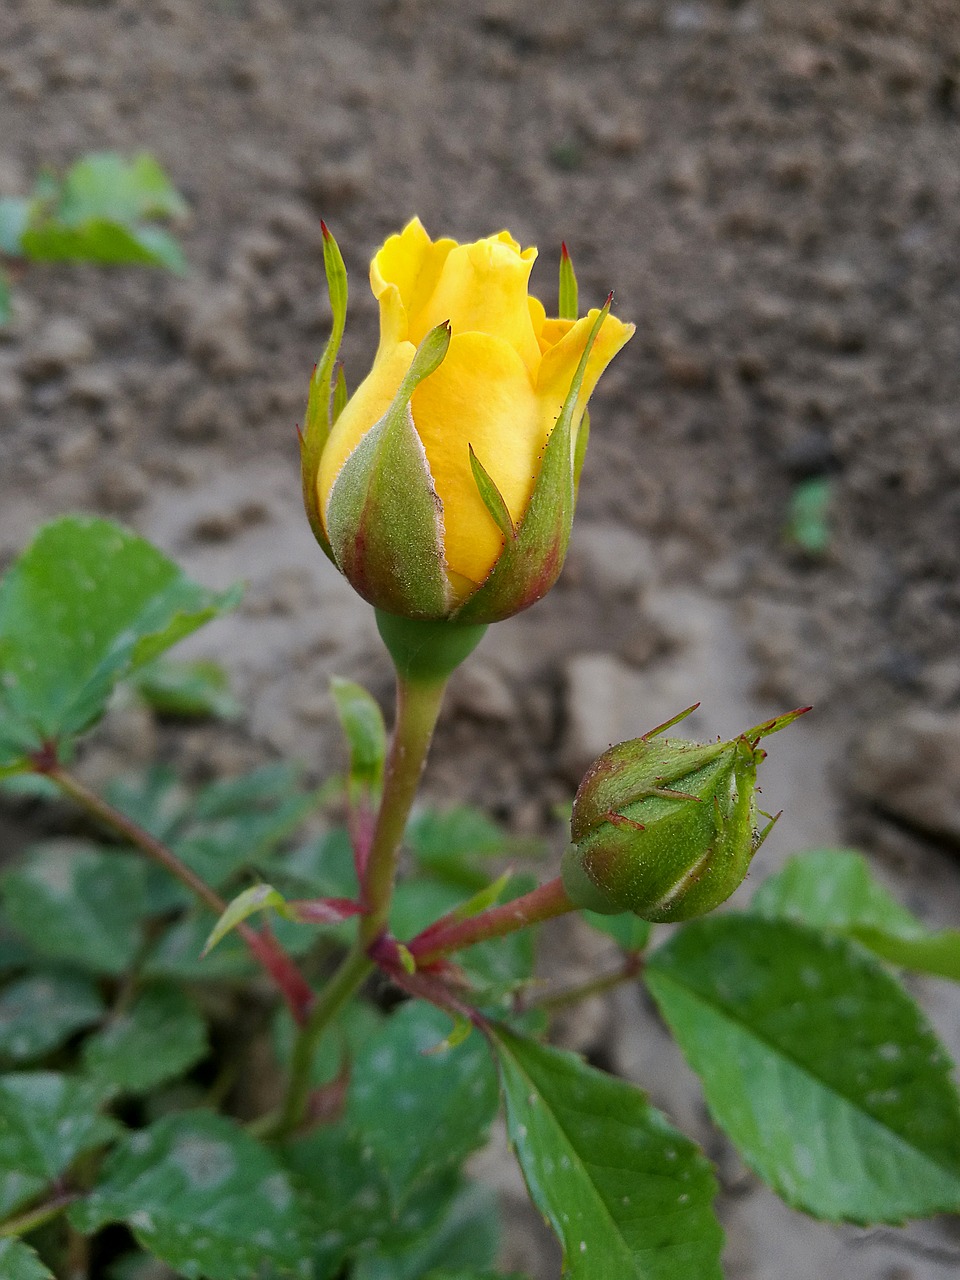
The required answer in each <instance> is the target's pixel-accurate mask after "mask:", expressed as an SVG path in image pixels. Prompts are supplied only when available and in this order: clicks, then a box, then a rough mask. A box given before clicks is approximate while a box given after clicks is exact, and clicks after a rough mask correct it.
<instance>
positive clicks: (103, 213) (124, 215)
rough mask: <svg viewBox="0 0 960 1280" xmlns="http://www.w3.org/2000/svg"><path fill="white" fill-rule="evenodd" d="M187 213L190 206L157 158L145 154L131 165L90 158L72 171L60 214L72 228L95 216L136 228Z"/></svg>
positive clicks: (103, 155) (111, 156)
mask: <svg viewBox="0 0 960 1280" xmlns="http://www.w3.org/2000/svg"><path fill="white" fill-rule="evenodd" d="M186 212H187V203H186V201H185V200H184V199H183V197H182V196H181V195H180V194H179V192H178V191H177V190H176V188H175V187H174V186H173V184H172V183H171V182H170V179H169V178H168V177H167V175H166V174H165V173H164V171H163V169H162V168H161V167H160V165H159V164H158V163H157V161H156V160H155V159H154V158H153V156H151V155H149V154H147V153H146V152H141V153H140V154H139V155H136V156H134V157H132V158H131V159H130V160H127V159H125V158H124V157H123V156H121V155H117V154H116V153H115V152H109V151H105V152H95V153H91V154H90V155H86V156H84V157H83V158H82V159H81V160H78V161H77V162H76V164H74V165H72V166H71V167H70V168H69V169H68V170H67V173H66V175H65V177H64V179H63V185H62V187H61V190H60V199H59V204H58V206H57V210H56V213H57V216H58V217H59V218H60V219H62V220H63V221H64V222H69V223H77V222H84V221H86V219H88V218H91V217H103V218H110V219H112V220H113V221H115V222H129V223H133V222H140V221H142V220H144V219H149V218H178V217H183V215H184V214H186Z"/></svg>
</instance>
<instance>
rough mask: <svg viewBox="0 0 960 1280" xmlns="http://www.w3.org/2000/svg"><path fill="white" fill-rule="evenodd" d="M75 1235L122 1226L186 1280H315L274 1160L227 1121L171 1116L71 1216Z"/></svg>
mask: <svg viewBox="0 0 960 1280" xmlns="http://www.w3.org/2000/svg"><path fill="white" fill-rule="evenodd" d="M70 1219H71V1221H72V1222H73V1225H74V1226H75V1227H76V1228H77V1230H79V1231H83V1232H88V1233H90V1232H94V1231H98V1230H99V1229H100V1228H101V1227H102V1226H105V1225H106V1224H107V1223H109V1222H125V1223H126V1224H127V1225H128V1226H129V1228H130V1229H131V1231H132V1232H133V1234H134V1236H135V1237H136V1238H137V1240H138V1242H139V1243H140V1245H141V1246H142V1247H143V1248H144V1249H146V1250H148V1251H149V1252H150V1253H152V1254H154V1255H155V1256H156V1257H158V1258H160V1259H161V1260H162V1261H164V1262H166V1263H168V1264H169V1265H170V1266H171V1267H173V1268H174V1269H175V1270H176V1271H177V1272H178V1273H179V1274H182V1275H184V1276H186V1277H187V1278H188V1280H200V1277H203V1278H204V1280H256V1278H257V1277H259V1276H260V1274H261V1267H262V1266H264V1265H271V1264H272V1265H273V1266H275V1267H278V1268H279V1269H280V1270H281V1272H282V1273H283V1274H285V1275H290V1276H297V1277H301V1278H302V1280H307V1277H308V1276H309V1275H310V1273H311V1272H310V1264H309V1261H308V1256H309V1242H310V1229H309V1223H308V1221H307V1220H306V1218H305V1216H304V1214H303V1211H302V1207H301V1205H300V1203H299V1201H298V1198H297V1196H296V1194H295V1192H294V1189H293V1187H292V1185H291V1182H290V1179H289V1178H288V1176H287V1174H286V1173H285V1172H284V1170H283V1168H282V1167H281V1165H280V1163H279V1162H278V1160H277V1158H276V1157H275V1156H274V1154H273V1153H272V1152H271V1151H268V1150H267V1149H266V1148H265V1147H263V1146H261V1145H260V1144H259V1143H258V1142H255V1141H254V1139H253V1138H251V1137H249V1136H248V1135H247V1134H245V1133H244V1132H243V1130H242V1129H240V1128H239V1127H238V1126H237V1125H235V1124H233V1123H232V1122H231V1121H229V1120H227V1119H225V1118H224V1117H222V1116H216V1115H213V1114H211V1113H210V1112H206V1111H193V1112H188V1113H185V1114H182V1115H172V1116H167V1117H165V1118H164V1119H162V1120H158V1121H157V1122H156V1123H155V1124H152V1125H151V1126H150V1127H149V1128H148V1129H142V1130H140V1131H139V1132H138V1133H134V1134H131V1135H130V1136H129V1137H128V1138H127V1139H126V1140H125V1141H124V1142H122V1143H120V1144H119V1145H118V1146H117V1147H116V1148H115V1150H114V1151H113V1152H112V1153H111V1155H110V1156H109V1158H108V1159H107V1161H106V1163H105V1165H104V1167H103V1170H102V1174H101V1181H100V1182H99V1183H98V1185H97V1186H96V1187H95V1188H94V1190H93V1192H92V1193H91V1194H90V1195H89V1196H88V1197H87V1199H86V1200H83V1201H80V1202H78V1203H77V1204H76V1205H74V1206H73V1208H72V1209H71V1210H70Z"/></svg>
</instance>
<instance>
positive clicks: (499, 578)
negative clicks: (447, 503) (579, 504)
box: [453, 295, 612, 623]
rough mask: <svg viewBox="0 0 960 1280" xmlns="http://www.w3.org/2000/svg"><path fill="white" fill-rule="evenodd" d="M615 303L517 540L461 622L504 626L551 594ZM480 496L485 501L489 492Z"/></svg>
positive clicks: (603, 312) (604, 312) (606, 310)
mask: <svg viewBox="0 0 960 1280" xmlns="http://www.w3.org/2000/svg"><path fill="white" fill-rule="evenodd" d="M611 301H612V295H611V297H610V298H608V299H607V301H606V303H605V304H604V306H603V307H602V308H601V309H600V310H599V311H598V312H597V314H596V318H595V320H594V323H593V327H592V328H591V330H590V334H589V337H588V338H587V342H586V346H585V347H584V349H583V354H582V356H581V357H580V363H579V364H578V365H577V370H576V373H575V374H574V376H573V381H572V382H571V384H570V389H569V391H568V392H567V397H566V399H565V400H564V402H563V408H562V409H561V410H560V416H559V417H558V418H557V421H556V425H555V426H554V428H553V431H552V432H551V433H550V439H549V440H548V441H547V444H546V447H545V449H544V451H543V460H542V464H541V467H540V474H539V475H538V477H537V482H536V484H535V485H534V489H533V494H532V495H531V498H530V502H529V504H528V506H527V510H526V512H525V513H524V516H523V520H522V521H521V523H520V525H519V527H518V528H517V529H516V533H515V536H514V537H513V538H512V539H507V540H506V541H505V545H504V548H503V551H502V552H501V554H500V558H499V559H498V560H497V562H496V564H495V565H494V566H493V569H492V570H491V571H490V574H489V576H488V577H487V579H486V581H485V582H484V583H483V584H482V585H481V586H480V588H479V589H478V590H477V591H476V592H474V594H473V595H472V596H470V597H469V599H468V600H466V601H465V603H464V604H463V605H461V606H460V608H459V610H458V611H457V612H456V613H455V614H454V615H453V616H454V617H455V619H456V620H457V621H458V622H470V623H476V622H483V623H487V622H498V621H500V620H501V619H503V618H509V617H511V616H512V615H513V614H515V613H519V612H520V611H521V610H522V609H526V608H528V607H529V606H530V605H532V604H535V603H536V601H537V600H539V599H540V598H541V596H544V595H546V593H547V592H548V591H549V590H550V588H551V587H552V586H553V584H554V583H555V582H556V580H557V578H558V576H559V574H560V570H561V569H562V568H563V562H564V559H565V557H566V554H567V545H568V543H569V541H570V530H571V528H572V527H573V511H574V506H575V505H576V468H577V461H578V460H577V452H576V449H575V443H574V425H575V421H574V420H575V416H576V411H577V400H578V398H579V395H580V389H581V387H582V386H583V379H584V377H585V376H586V372H587V362H588V360H589V358H590V352H591V351H592V350H593V345H594V343H595V342H596V340H597V335H598V334H599V333H600V329H601V326H602V325H603V322H604V320H606V318H607V316H608V315H609V314H610V303H611ZM580 461H581V462H582V457H581V458H580ZM480 492H481V497H483V490H482V489H481V491H480ZM484 501H485V502H486V498H484ZM488 509H489V506H488Z"/></svg>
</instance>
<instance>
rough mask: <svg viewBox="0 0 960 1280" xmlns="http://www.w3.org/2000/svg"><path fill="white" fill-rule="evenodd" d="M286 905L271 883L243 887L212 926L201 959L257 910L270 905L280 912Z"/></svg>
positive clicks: (265, 908)
mask: <svg viewBox="0 0 960 1280" xmlns="http://www.w3.org/2000/svg"><path fill="white" fill-rule="evenodd" d="M286 905H287V903H286V899H285V898H284V897H283V894H280V893H277V891H276V889H274V887H273V885H272V884H252V885H251V886H250V888H249V889H244V891H243V892H242V893H238V894H237V896H236V897H235V898H234V899H233V901H232V902H231V903H229V904H228V906H227V909H226V911H224V913H223V914H222V915H221V917H220V919H219V920H218V921H217V923H216V924H215V925H214V926H213V929H212V930H211V931H210V937H209V938H207V940H206V942H205V943H204V945H203V950H202V951H201V952H200V958H201V960H202V959H204V958H205V957H206V956H207V955H209V953H210V952H211V951H212V950H213V948H214V947H215V946H216V945H217V943H218V942H220V941H222V939H223V938H225V937H226V936H227V934H228V933H230V931H231V930H233V929H235V928H236V927H237V925H238V924H242V922H243V921H244V920H247V919H249V917H250V916H252V915H256V913H257V912H258V911H266V910H267V909H268V908H270V907H273V908H274V909H275V910H277V911H280V912H281V913H282V912H283V911H284V909H285V908H286Z"/></svg>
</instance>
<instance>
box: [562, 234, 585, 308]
mask: <svg viewBox="0 0 960 1280" xmlns="http://www.w3.org/2000/svg"><path fill="white" fill-rule="evenodd" d="M579 306H580V302H579V297H578V290H577V275H576V272H575V271H574V269H573V261H572V259H571V257H570V254H569V253H568V251H567V246H566V245H565V244H563V245H561V246H560V306H559V308H558V310H557V315H558V316H559V317H560V319H561V320H576V319H577V318H578V316H579V314H580V311H579Z"/></svg>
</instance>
